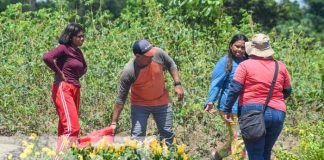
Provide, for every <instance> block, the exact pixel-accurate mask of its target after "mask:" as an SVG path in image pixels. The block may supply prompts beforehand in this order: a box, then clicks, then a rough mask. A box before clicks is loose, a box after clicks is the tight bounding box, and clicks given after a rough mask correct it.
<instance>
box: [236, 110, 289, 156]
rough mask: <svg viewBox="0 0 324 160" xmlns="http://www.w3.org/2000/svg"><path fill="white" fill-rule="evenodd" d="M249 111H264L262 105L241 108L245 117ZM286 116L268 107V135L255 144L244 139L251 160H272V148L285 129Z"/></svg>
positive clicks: (265, 115)
mask: <svg viewBox="0 0 324 160" xmlns="http://www.w3.org/2000/svg"><path fill="white" fill-rule="evenodd" d="M249 110H259V111H262V105H261V104H248V105H244V106H242V107H240V114H241V115H243V114H244V113H245V112H247V111H249ZM285 116H286V113H285V112H283V111H280V110H276V109H273V108H271V107H267V109H266V111H265V114H264V120H265V124H266V135H265V136H263V137H261V138H260V139H259V140H257V141H254V142H249V141H246V140H244V139H243V140H244V143H245V147H246V150H247V152H248V156H249V160H270V157H271V150H272V147H273V145H274V144H275V142H276V140H277V138H278V136H279V135H280V132H281V130H282V128H283V123H284V121H285Z"/></svg>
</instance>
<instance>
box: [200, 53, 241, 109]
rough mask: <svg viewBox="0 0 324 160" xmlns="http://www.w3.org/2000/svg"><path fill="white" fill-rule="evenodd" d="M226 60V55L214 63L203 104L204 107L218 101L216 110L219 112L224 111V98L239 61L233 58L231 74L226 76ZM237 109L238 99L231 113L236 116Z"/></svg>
mask: <svg viewBox="0 0 324 160" xmlns="http://www.w3.org/2000/svg"><path fill="white" fill-rule="evenodd" d="M227 59H228V56H227V54H226V55H225V56H223V57H222V58H221V59H220V60H219V61H218V62H217V63H216V65H215V67H214V70H213V74H212V80H211V83H210V87H209V91H208V97H207V100H206V103H205V105H206V104H207V103H208V102H213V103H214V102H215V101H216V100H218V104H217V109H218V110H220V111H224V109H225V103H226V98H227V96H228V93H229V84H230V82H231V80H232V79H233V76H234V73H235V70H236V68H237V66H238V64H239V63H240V61H239V60H238V59H237V58H235V57H233V60H232V69H231V72H230V73H229V74H228V75H227V74H226V65H227ZM237 108H238V98H236V100H235V103H234V105H233V107H232V113H234V114H237Z"/></svg>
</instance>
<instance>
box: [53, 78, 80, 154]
mask: <svg viewBox="0 0 324 160" xmlns="http://www.w3.org/2000/svg"><path fill="white" fill-rule="evenodd" d="M52 99H53V102H54V104H55V107H56V111H57V115H58V117H59V123H58V141H57V146H56V149H57V150H63V149H64V148H65V147H67V145H70V143H71V142H72V143H73V142H76V140H77V138H78V136H79V133H80V124H79V116H78V113H79V106H80V88H78V87H77V86H75V85H73V84H70V83H67V82H60V83H57V84H53V86H52ZM66 142H67V143H66Z"/></svg>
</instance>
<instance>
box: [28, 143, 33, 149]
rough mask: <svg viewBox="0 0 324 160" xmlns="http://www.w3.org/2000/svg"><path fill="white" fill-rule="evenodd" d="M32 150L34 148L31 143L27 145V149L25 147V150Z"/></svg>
mask: <svg viewBox="0 0 324 160" xmlns="http://www.w3.org/2000/svg"><path fill="white" fill-rule="evenodd" d="M33 148H34V144H33V143H31V144H29V145H27V147H26V149H33Z"/></svg>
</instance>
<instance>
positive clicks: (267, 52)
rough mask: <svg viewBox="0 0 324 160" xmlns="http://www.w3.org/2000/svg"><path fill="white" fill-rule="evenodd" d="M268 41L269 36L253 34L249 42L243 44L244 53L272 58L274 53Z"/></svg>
mask: <svg viewBox="0 0 324 160" xmlns="http://www.w3.org/2000/svg"><path fill="white" fill-rule="evenodd" d="M269 40H270V39H269V36H267V35H265V34H262V33H259V34H255V35H254V36H253V37H252V40H251V41H249V42H245V51H246V53H247V54H248V55H255V56H258V57H264V58H266V57H270V56H272V55H273V54H274V51H273V49H272V48H271V46H270V42H269Z"/></svg>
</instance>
